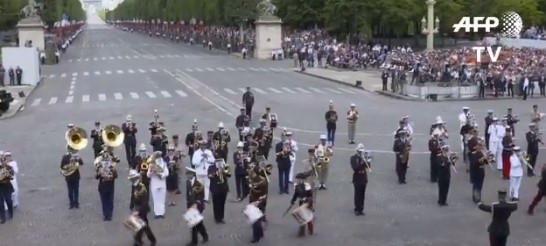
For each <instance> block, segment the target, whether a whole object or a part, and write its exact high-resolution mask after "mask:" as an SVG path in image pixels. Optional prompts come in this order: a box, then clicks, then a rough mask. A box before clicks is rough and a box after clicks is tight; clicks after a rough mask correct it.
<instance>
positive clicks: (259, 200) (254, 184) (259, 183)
mask: <svg viewBox="0 0 546 246" xmlns="http://www.w3.org/2000/svg"><path fill="white" fill-rule="evenodd" d="M259 172H260V168H259V167H258V166H256V167H255V169H254V170H251V171H250V172H249V179H250V186H251V188H250V196H249V197H248V201H249V203H253V204H254V205H255V206H256V207H258V209H260V210H261V211H262V213H263V214H264V216H263V217H262V218H260V219H258V220H256V221H255V222H254V223H253V224H252V241H251V242H252V243H257V242H258V241H260V240H261V239H262V238H263V237H264V229H263V224H262V223H264V222H266V218H265V208H266V206H267V190H268V183H267V180H266V178H264V177H263V176H262V175H260V174H259Z"/></svg>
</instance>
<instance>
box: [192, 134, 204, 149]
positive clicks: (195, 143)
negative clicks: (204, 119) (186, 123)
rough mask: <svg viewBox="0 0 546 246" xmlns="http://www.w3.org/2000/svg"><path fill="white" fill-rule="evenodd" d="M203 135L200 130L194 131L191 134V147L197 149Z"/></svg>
mask: <svg viewBox="0 0 546 246" xmlns="http://www.w3.org/2000/svg"><path fill="white" fill-rule="evenodd" d="M202 138H203V136H202V135H201V132H200V131H195V133H194V136H193V148H194V149H197V148H199V142H200V141H201V140H202Z"/></svg>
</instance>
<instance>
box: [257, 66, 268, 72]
mask: <svg viewBox="0 0 546 246" xmlns="http://www.w3.org/2000/svg"><path fill="white" fill-rule="evenodd" d="M259 70H260V71H263V72H269V70H267V69H265V68H263V67H261V68H259Z"/></svg>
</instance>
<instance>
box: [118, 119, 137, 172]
mask: <svg viewBox="0 0 546 246" xmlns="http://www.w3.org/2000/svg"><path fill="white" fill-rule="evenodd" d="M121 130H122V131H123V133H124V134H125V138H123V143H124V144H125V155H126V157H127V162H129V163H130V162H131V161H132V160H133V158H135V155H136V143H137V140H136V133H137V128H136V123H134V122H133V117H132V116H131V115H127V119H126V121H125V122H124V123H123V124H121Z"/></svg>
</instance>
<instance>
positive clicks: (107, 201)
mask: <svg viewBox="0 0 546 246" xmlns="http://www.w3.org/2000/svg"><path fill="white" fill-rule="evenodd" d="M98 168H102V167H98ZM109 169H110V172H112V177H111V178H109V177H103V176H102V175H101V174H100V173H99V170H98V169H97V174H95V178H96V179H97V180H98V181H99V184H98V191H99V195H100V202H101V205H102V215H103V216H104V218H103V219H104V221H111V220H112V216H113V213H114V190H115V189H114V187H115V180H116V179H117V178H118V173H117V171H116V170H115V169H114V167H113V166H110V167H109Z"/></svg>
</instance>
